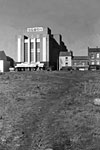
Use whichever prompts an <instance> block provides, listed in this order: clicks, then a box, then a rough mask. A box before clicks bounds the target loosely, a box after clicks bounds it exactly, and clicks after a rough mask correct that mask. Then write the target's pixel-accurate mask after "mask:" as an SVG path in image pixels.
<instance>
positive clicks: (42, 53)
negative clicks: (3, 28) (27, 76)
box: [16, 27, 66, 69]
mask: <svg viewBox="0 0 100 150" xmlns="http://www.w3.org/2000/svg"><path fill="white" fill-rule="evenodd" d="M62 43H63V42H62V38H61V35H60V34H57V35H53V34H51V30H50V29H49V28H48V27H46V28H43V27H34V28H27V31H25V32H24V33H23V35H21V36H18V41H17V45H18V46H17V48H18V56H17V57H18V64H17V65H16V68H19V69H21V68H24V69H25V68H32V67H33V68H34V67H36V66H38V67H43V66H46V67H54V69H58V67H59V52H60V51H61V50H62V51H64V50H65V49H66V48H65V45H64V44H63V46H62Z"/></svg>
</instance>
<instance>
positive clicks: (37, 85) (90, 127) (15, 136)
mask: <svg viewBox="0 0 100 150" xmlns="http://www.w3.org/2000/svg"><path fill="white" fill-rule="evenodd" d="M95 98H100V72H91V71H90V72H78V71H73V72H72V73H71V72H64V71H62V72H39V71H38V72H17V73H16V72H11V73H5V74H1V75H0V150H45V149H46V148H53V149H54V150H99V149H100V106H96V105H94V103H93V101H94V99H95Z"/></svg>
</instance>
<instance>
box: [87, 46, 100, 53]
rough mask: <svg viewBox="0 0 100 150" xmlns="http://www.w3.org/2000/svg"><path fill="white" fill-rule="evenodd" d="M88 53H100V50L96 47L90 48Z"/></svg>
mask: <svg viewBox="0 0 100 150" xmlns="http://www.w3.org/2000/svg"><path fill="white" fill-rule="evenodd" d="M88 52H100V48H98V47H96V48H89V47H88Z"/></svg>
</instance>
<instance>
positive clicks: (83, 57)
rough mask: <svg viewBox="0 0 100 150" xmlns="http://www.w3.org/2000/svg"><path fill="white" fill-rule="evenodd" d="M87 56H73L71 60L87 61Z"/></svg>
mask: <svg viewBox="0 0 100 150" xmlns="http://www.w3.org/2000/svg"><path fill="white" fill-rule="evenodd" d="M88 59H89V57H88V56H74V57H73V60H88Z"/></svg>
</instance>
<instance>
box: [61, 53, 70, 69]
mask: <svg viewBox="0 0 100 150" xmlns="http://www.w3.org/2000/svg"><path fill="white" fill-rule="evenodd" d="M72 56H73V54H72V51H70V52H68V51H61V52H60V54H59V70H61V69H63V68H66V69H68V68H69V67H72Z"/></svg>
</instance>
